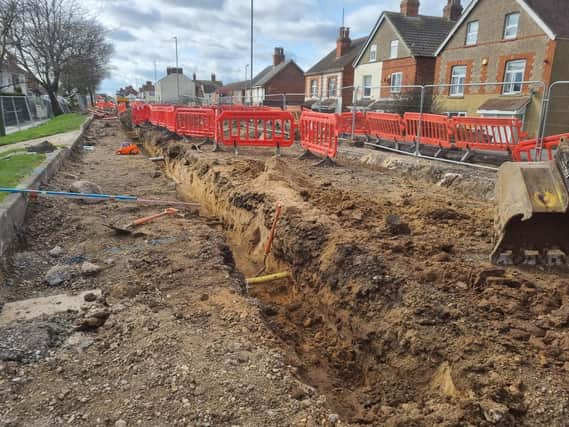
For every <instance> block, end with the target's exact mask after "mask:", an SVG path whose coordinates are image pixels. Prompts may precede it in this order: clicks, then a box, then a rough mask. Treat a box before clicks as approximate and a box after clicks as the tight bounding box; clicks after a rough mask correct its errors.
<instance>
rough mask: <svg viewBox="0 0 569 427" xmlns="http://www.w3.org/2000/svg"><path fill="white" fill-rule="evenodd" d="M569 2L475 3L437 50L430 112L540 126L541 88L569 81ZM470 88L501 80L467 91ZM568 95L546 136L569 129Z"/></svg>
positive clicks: (556, 102)
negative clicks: (507, 119)
mask: <svg viewBox="0 0 569 427" xmlns="http://www.w3.org/2000/svg"><path fill="white" fill-rule="evenodd" d="M568 16H569V1H568V0H498V1H497V0H473V1H472V2H471V3H470V4H469V5H468V7H467V9H466V10H465V12H464V14H463V15H462V17H461V18H460V20H459V21H458V23H457V24H456V26H455V27H454V28H453V30H452V31H451V32H450V34H449V35H448V37H447V38H446V40H445V41H444V42H443V43H442V44H441V46H440V47H439V49H438V51H437V55H438V56H437V66H436V77H435V81H436V83H437V84H443V85H447V86H446V87H444V88H442V89H437V90H435V91H434V95H435V100H434V103H433V105H434V108H436V110H437V112H446V113H449V114H451V115H480V116H483V117H519V118H521V119H522V120H524V130H526V131H527V132H528V133H529V134H530V135H535V134H536V133H537V129H538V122H539V118H540V112H541V106H542V100H543V95H544V90H543V87H542V86H541V85H540V84H529V83H528V84H522V82H530V81H543V82H544V83H545V84H546V85H549V84H550V83H551V82H552V81H556V80H567V79H569V21H568V19H567V17H568ZM471 83H485V84H488V83H500V84H495V85H491V84H490V85H483V86H469V85H468V84H471ZM566 104H567V98H561V97H558V98H556V99H553V102H552V114H551V116H550V117H549V125H548V127H547V129H546V132H547V134H548V135H550V134H556V133H562V132H567V131H568V130H569V125H568V124H569V120H568V118H567V113H566V112H564V111H563V110H567V108H566V106H564V105H566Z"/></svg>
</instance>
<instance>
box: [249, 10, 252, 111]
mask: <svg viewBox="0 0 569 427" xmlns="http://www.w3.org/2000/svg"><path fill="white" fill-rule="evenodd" d="M249 91H250V93H251V97H250V98H251V102H250V105H253V0H251V80H250V81H249Z"/></svg>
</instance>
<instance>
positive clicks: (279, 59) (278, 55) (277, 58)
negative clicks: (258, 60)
mask: <svg viewBox="0 0 569 427" xmlns="http://www.w3.org/2000/svg"><path fill="white" fill-rule="evenodd" d="M283 62H285V54H284V49H283V48H282V47H275V53H274V54H273V66H274V67H276V66H277V65H279V64H282V63H283Z"/></svg>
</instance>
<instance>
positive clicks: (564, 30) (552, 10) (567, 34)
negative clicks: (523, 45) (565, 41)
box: [525, 0, 569, 38]
mask: <svg viewBox="0 0 569 427" xmlns="http://www.w3.org/2000/svg"><path fill="white" fill-rule="evenodd" d="M525 2H526V3H527V5H528V6H529V7H531V8H532V9H533V11H534V12H535V13H536V15H537V16H539V18H540V19H541V20H542V21H543V22H545V24H546V25H547V26H548V27H549V28H550V29H551V31H553V32H554V33H555V35H556V36H558V37H563V38H569V19H568V17H569V1H567V0H525Z"/></svg>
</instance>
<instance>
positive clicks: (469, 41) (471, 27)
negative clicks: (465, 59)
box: [466, 21, 480, 46]
mask: <svg viewBox="0 0 569 427" xmlns="http://www.w3.org/2000/svg"><path fill="white" fill-rule="evenodd" d="M479 28H480V23H479V22H478V21H472V22H469V23H468V26H467V27H466V46H474V45H475V44H476V43H478V29H479Z"/></svg>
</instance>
